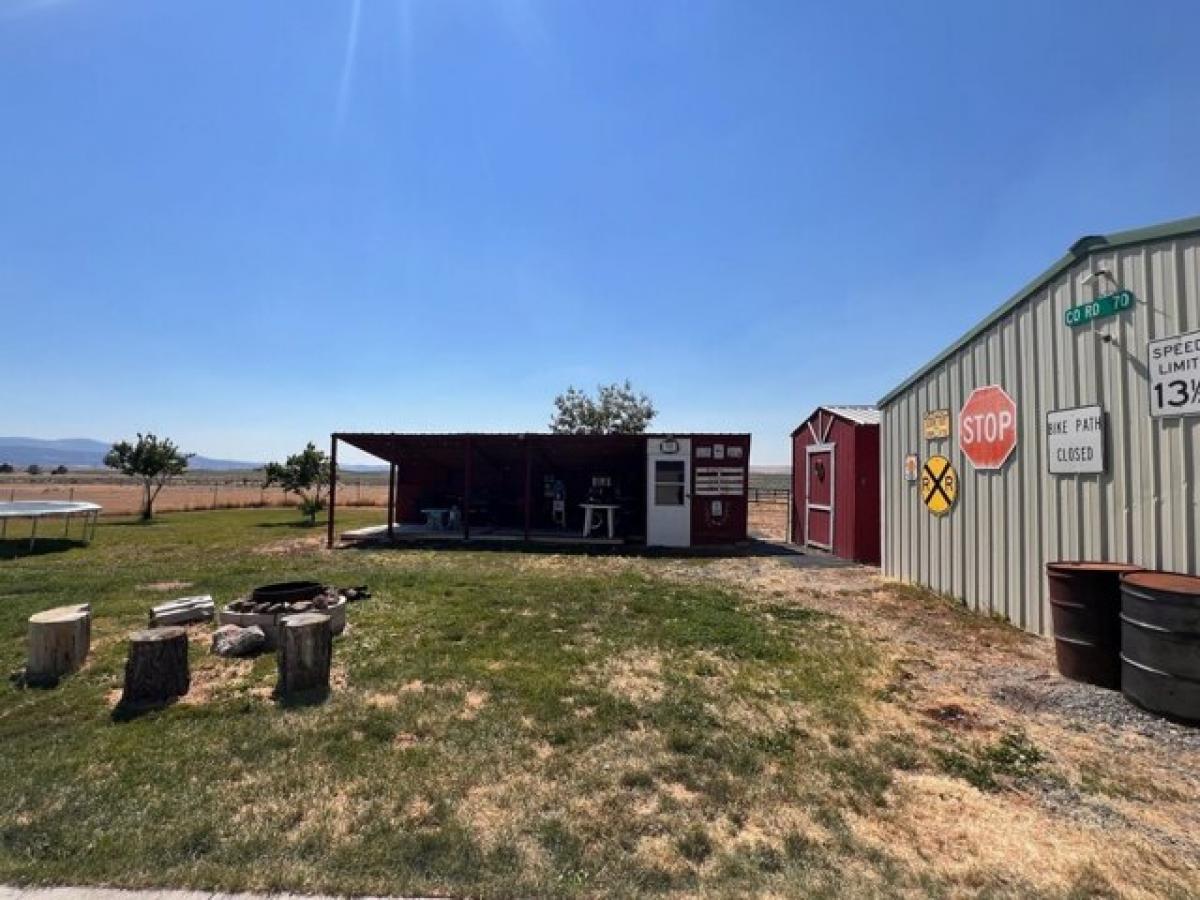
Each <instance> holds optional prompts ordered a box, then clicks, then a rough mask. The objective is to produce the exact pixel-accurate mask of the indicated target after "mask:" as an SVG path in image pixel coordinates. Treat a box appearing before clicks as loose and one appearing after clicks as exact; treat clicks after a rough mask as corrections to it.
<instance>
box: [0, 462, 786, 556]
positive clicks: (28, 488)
mask: <svg viewBox="0 0 1200 900" xmlns="http://www.w3.org/2000/svg"><path fill="white" fill-rule="evenodd" d="M778 485H779V477H778V476H777V475H775V474H773V473H764V474H762V475H761V476H760V475H756V474H754V473H751V476H750V486H751V487H752V488H754V487H762V488H776V487H778ZM783 486H784V487H785V488H786V487H787V483H786V476H785V479H784V483H783ZM387 493H388V492H387V476H386V475H385V474H380V473H374V472H371V473H357V472H353V473H347V474H346V475H345V476H344V477H343V478H342V479H340V480H339V482H338V494H337V501H338V508H339V509H340V508H342V507H344V506H346V507H353V506H379V507H382V506H386V505H387ZM0 500H87V501H89V502H91V503H99V504H100V505H101V506H103V507H104V512H105V514H106V515H118V516H123V515H132V514H134V513H136V512H137V511H138V510H139V509H141V503H142V489H141V487H140V486H139V485H138V484H135V483H134V482H132V481H131V480H129V479H127V478H122V477H121V476H118V475H105V474H101V473H96V474H90V473H72V474H69V475H65V476H64V475H57V476H50V475H44V476H37V477H30V476H27V475H0ZM295 503H296V499H295V497H289V496H288V495H287V494H285V493H284V492H283V491H281V490H279V489H278V488H264V487H262V476H261V474H259V475H257V476H254V475H252V474H248V473H245V472H213V473H207V474H196V475H191V476H189V477H188V478H186V479H182V480H179V481H176V482H172V483H171V484H169V485H167V486H166V487H164V488H163V489H162V493H160V494H159V495H158V500H157V501H156V502H155V504H154V508H155V510H156V511H159V512H188V511H191V510H202V509H243V508H248V507H267V506H294V505H295ZM780 509H782V510H783V511H782V512H780ZM750 516H751V530H752V531H754V532H755V533H757V534H758V536H760V537H769V538H773V539H776V540H782V539H783V538H784V537H785V534H786V531H785V528H786V522H787V512H786V501H783V506H782V507H778V508H777V507H776V506H775V505H773V504H771V503H765V502H764V503H755V502H751V504H750Z"/></svg>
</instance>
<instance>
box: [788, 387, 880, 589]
mask: <svg viewBox="0 0 1200 900" xmlns="http://www.w3.org/2000/svg"><path fill="white" fill-rule="evenodd" d="M792 497H793V498H794V503H793V506H792V523H791V528H792V540H793V541H794V542H796V543H797V544H801V545H803V546H805V547H808V548H810V549H814V550H820V551H825V552H828V553H832V554H833V555H835V556H840V557H842V558H843V559H853V560H857V561H858V562H862V563H868V564H869V565H873V566H877V565H879V410H877V409H876V408H875V407H873V406H819V407H817V409H816V410H815V411H814V412H813V414H812V415H811V416H809V417H808V418H807V419H805V420H804V421H803V422H801V423H800V424H799V425H798V426H797V427H796V429H795V431H793V432H792Z"/></svg>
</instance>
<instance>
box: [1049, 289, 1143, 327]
mask: <svg viewBox="0 0 1200 900" xmlns="http://www.w3.org/2000/svg"><path fill="white" fill-rule="evenodd" d="M1133 303H1134V296H1133V291H1117V292H1116V293H1115V294H1105V295H1104V296H1103V297H1097V298H1096V299H1095V300H1090V301H1088V302H1087V303H1080V304H1079V305H1078V306H1072V307H1071V308H1070V309H1068V310H1067V312H1066V316H1065V318H1066V323H1067V325H1069V326H1071V327H1072V328H1074V327H1075V326H1076V325H1086V324H1087V323H1088V322H1092V321H1094V320H1096V319H1104V318H1107V317H1108V316H1115V315H1116V314H1117V313H1120V312H1124V311H1125V310H1127V309H1133Z"/></svg>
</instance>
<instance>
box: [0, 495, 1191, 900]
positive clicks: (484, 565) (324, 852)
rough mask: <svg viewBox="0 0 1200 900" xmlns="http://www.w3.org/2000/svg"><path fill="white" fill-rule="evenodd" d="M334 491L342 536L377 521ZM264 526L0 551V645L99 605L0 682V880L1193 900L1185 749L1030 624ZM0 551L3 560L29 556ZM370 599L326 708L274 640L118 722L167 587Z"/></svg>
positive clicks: (807, 588)
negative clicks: (326, 537) (118, 704)
mask: <svg viewBox="0 0 1200 900" xmlns="http://www.w3.org/2000/svg"><path fill="white" fill-rule="evenodd" d="M378 517H379V512H378V511H370V510H361V511H359V510H349V511H347V513H346V514H345V518H346V525H347V526H348V527H349V526H352V525H355V524H366V523H368V522H371V521H376V520H378ZM319 541H320V534H319V533H317V532H314V531H313V530H310V529H305V528H300V527H296V526H295V525H294V523H293V521H292V515H291V514H290V513H288V512H286V511H282V510H269V509H268V510H239V511H223V512H210V513H182V514H173V515H169V516H165V517H163V519H162V520H161V521H160V522H158V523H156V524H153V525H149V526H144V525H140V524H135V523H131V522H119V521H111V520H110V521H106V522H104V523H102V524H101V526H100V528H99V532H98V536H97V540H96V542H95V543H94V544H93V545H92V546H90V547H88V548H79V547H71V548H62V547H55V546H54V545H53V544H51V543H50V542H48V543H47V546H46V547H45V552H40V553H38V554H37V555H34V556H16V558H5V559H3V561H0V664H3V665H4V666H5V667H6V668H7V669H8V670H13V669H16V668H18V667H19V666H20V664H21V662H22V659H23V653H24V632H25V620H26V618H27V617H28V615H29V614H30V613H32V612H34V611H36V610H37V609H40V608H44V607H46V606H50V605H57V604H62V603H68V602H82V601H90V602H92V603H93V604H94V610H95V615H96V619H95V625H94V651H93V654H92V656H91V658H90V660H89V662H88V663H87V665H86V666H85V668H84V670H83V671H82V672H80V673H78V674H77V675H75V676H72V677H70V678H68V679H67V680H65V681H64V682H63V684H61V685H60V686H59V687H58V688H56V689H54V690H48V691H47V690H33V689H21V688H18V687H16V686H15V685H5V686H4V687H3V688H0V746H2V747H3V748H4V757H5V762H6V777H5V778H4V779H3V781H0V882H7V883H13V882H20V883H31V882H35V883H89V884H99V883H104V884H111V885H128V886H138V885H142V886H145V885H159V886H167V885H170V886H195V887H204V888H210V889H290V890H297V891H310V890H313V891H315V890H323V891H327V892H343V891H344V892H352V893H353V892H368V891H370V892H380V893H383V892H387V893H408V894H413V893H423V894H456V895H464V894H469V895H473V896H628V895H633V894H650V893H661V894H677V895H693V896H694V895H712V896H762V895H775V896H796V895H804V896H812V895H815V896H856V897H871V896H912V897H925V896H989V897H1030V896H1044V897H1061V898H1067V897H1090V896H1129V897H1150V896H1175V897H1181V898H1182V897H1188V896H1195V895H1196V894H1197V893H1198V892H1200V843H1198V842H1200V803H1198V801H1200V760H1198V758H1197V751H1198V750H1200V735H1198V733H1197V732H1196V731H1194V730H1191V729H1187V728H1182V727H1180V726H1175V725H1170V724H1167V723H1163V722H1160V721H1159V720H1156V719H1153V718H1151V717H1149V716H1146V715H1144V714H1142V713H1140V712H1139V711H1137V710H1135V709H1133V708H1132V707H1129V706H1128V705H1126V704H1125V703H1124V702H1123V701H1122V700H1121V698H1120V697H1119V696H1116V695H1114V694H1112V693H1111V692H1106V691H1102V690H1099V689H1092V688H1088V687H1085V686H1082V685H1075V684H1072V683H1068V682H1065V681H1062V680H1061V679H1059V678H1057V676H1055V675H1054V674H1053V671H1052V662H1051V657H1050V650H1049V647H1048V643H1047V642H1046V641H1044V640H1041V639H1038V638H1034V637H1030V636H1026V635H1023V634H1021V633H1019V632H1017V631H1015V630H1013V629H1012V628H1009V627H1008V626H1006V625H1004V624H1001V623H998V622H993V621H990V620H986V619H981V618H978V617H974V616H971V615H969V614H967V613H964V612H963V611H961V609H959V608H958V607H955V606H952V605H949V604H947V603H945V602H943V601H941V600H939V599H938V598H935V597H932V596H930V595H928V594H926V593H924V592H921V591H916V590H913V589H910V588H906V587H901V586H897V585H892V584H889V583H885V582H882V581H881V580H880V579H879V578H878V576H877V575H876V574H875V573H874V572H873V570H868V569H863V568H859V567H832V566H830V565H828V564H821V563H820V562H819V561H810V560H805V559H804V558H800V557H794V556H746V557H736V558H729V559H715V560H714V559H672V558H641V557H634V556H595V557H591V556H582V555H557V554H538V553H519V552H507V551H488V552H483V551H470V550H463V551H419V550H382V549H381V550H355V549H342V550H337V551H333V552H329V551H325V550H322V549H320V546H319ZM21 549H22V548H21V547H18V546H17V542H8V545H5V546H0V557H3V556H7V557H13V556H14V555H16V554H18V553H20V552H21ZM300 577H315V578H318V579H321V580H325V581H328V582H332V583H338V584H344V585H348V584H359V583H364V582H365V583H367V584H369V585H370V586H371V587H372V589H373V590H374V591H375V598H374V599H372V600H369V601H367V602H365V603H363V604H359V605H356V606H354V607H352V608H351V610H350V613H349V618H350V627H349V629H348V631H347V633H346V634H345V635H344V636H343V637H342V638H340V639H339V640H338V641H337V642H336V644H335V673H334V693H333V695H332V697H331V698H330V699H329V700H328V701H327V702H325V703H324V704H322V705H319V706H311V707H299V708H282V707H280V706H278V705H277V704H276V703H274V702H273V701H272V699H271V695H270V694H271V686H272V684H273V680H274V672H273V667H274V662H273V660H272V658H270V657H261V658H259V659H256V660H248V661H231V660H222V659H218V658H215V657H212V656H210V655H209V654H208V653H207V649H206V647H207V636H208V633H209V630H210V629H209V627H207V626H196V627H193V629H192V631H193V643H192V653H191V661H192V670H193V687H192V690H191V692H190V693H189V695H188V696H187V697H185V698H184V699H183V700H182V701H181V702H179V703H177V704H176V705H174V706H171V707H169V708H167V709H164V710H161V711H159V712H155V713H151V714H149V715H146V716H143V717H141V718H138V719H135V720H133V721H129V722H115V721H114V720H113V719H112V718H111V715H110V714H111V710H112V706H113V703H114V701H115V699H116V693H117V691H118V689H119V686H120V680H121V670H122V664H123V658H124V645H123V637H124V635H125V634H126V633H127V632H128V631H130V630H131V629H133V628H136V627H139V626H141V625H142V624H143V623H144V620H145V614H146V610H147V609H148V607H149V606H150V605H151V604H153V603H155V602H158V601H159V600H161V599H163V598H165V597H170V596H176V595H179V594H182V593H196V592H206V593H212V594H214V595H215V597H216V598H217V600H218V602H219V603H223V602H226V601H228V600H229V599H231V598H233V597H234V596H237V595H239V594H241V593H242V592H244V591H246V590H247V589H248V588H250V587H251V586H253V585H255V584H259V583H263V582H265V581H272V580H281V579H286V578H300Z"/></svg>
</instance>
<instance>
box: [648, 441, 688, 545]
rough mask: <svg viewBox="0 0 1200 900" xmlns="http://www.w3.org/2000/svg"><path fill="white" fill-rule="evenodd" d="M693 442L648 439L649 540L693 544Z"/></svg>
mask: <svg viewBox="0 0 1200 900" xmlns="http://www.w3.org/2000/svg"><path fill="white" fill-rule="evenodd" d="M691 460H692V442H691V440H690V439H687V438H680V439H672V440H662V439H660V438H650V439H649V440H647V442H646V465H647V469H646V494H647V496H646V543H647V544H648V545H650V546H651V547H690V546H691V544H692V462H691Z"/></svg>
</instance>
